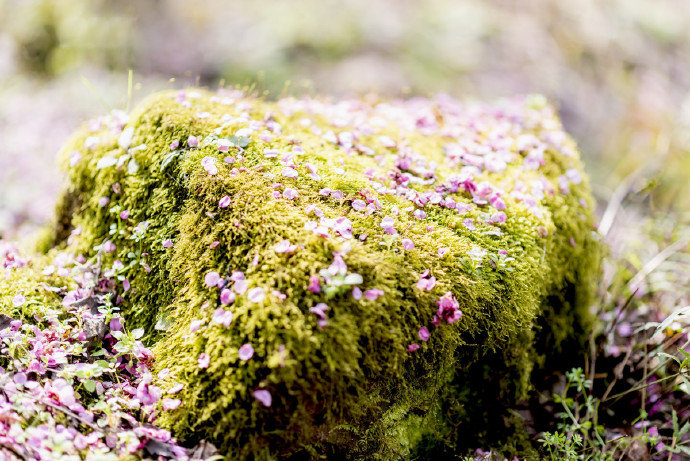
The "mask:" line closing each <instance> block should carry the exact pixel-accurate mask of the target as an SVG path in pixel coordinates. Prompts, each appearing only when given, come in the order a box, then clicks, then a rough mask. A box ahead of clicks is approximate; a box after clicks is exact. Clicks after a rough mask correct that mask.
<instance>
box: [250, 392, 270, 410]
mask: <svg viewBox="0 0 690 461" xmlns="http://www.w3.org/2000/svg"><path fill="white" fill-rule="evenodd" d="M252 395H254V398H255V399H256V400H258V401H259V402H261V403H262V404H263V406H265V407H270V406H271V403H273V397H272V396H271V393H270V392H268V391H267V390H265V389H257V390H255V391H254V392H253V393H252Z"/></svg>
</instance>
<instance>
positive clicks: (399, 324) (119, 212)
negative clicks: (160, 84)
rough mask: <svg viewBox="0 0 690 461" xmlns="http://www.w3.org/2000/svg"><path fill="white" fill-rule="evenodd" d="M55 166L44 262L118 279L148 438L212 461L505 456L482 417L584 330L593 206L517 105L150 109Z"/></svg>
mask: <svg viewBox="0 0 690 461" xmlns="http://www.w3.org/2000/svg"><path fill="white" fill-rule="evenodd" d="M61 155H62V161H63V164H64V166H65V169H66V171H67V173H68V177H69V181H68V186H67V189H66V190H65V192H64V194H63V195H62V197H61V198H60V199H59V205H58V212H57V217H56V223H55V226H54V227H53V228H52V230H51V232H52V235H51V236H50V238H49V239H47V243H48V244H47V245H46V249H47V248H48V247H49V246H53V247H58V248H59V249H61V250H64V249H65V248H67V249H69V250H70V251H71V252H73V253H74V254H83V255H86V256H87V257H93V256H96V257H98V258H102V261H103V267H104V270H112V271H114V272H111V273H116V274H117V275H118V276H119V279H120V282H121V283H122V287H121V290H120V292H121V299H120V300H119V303H120V305H121V307H122V312H123V315H124V316H125V318H126V319H127V325H128V327H142V328H144V329H145V330H146V332H147V338H148V342H149V344H150V345H153V347H154V352H155V357H156V368H157V371H158V372H159V374H158V380H159V382H158V383H157V384H158V385H160V386H161V387H162V388H163V389H164V390H166V391H169V392H176V393H177V394H176V395H177V397H178V398H180V399H181V400H182V404H181V405H180V406H179V408H176V409H173V410H170V409H162V411H161V414H160V417H159V419H158V422H159V423H161V424H163V425H164V426H166V427H169V428H171V429H172V430H173V432H174V434H175V435H176V436H177V437H178V438H180V439H182V440H187V441H189V442H192V441H195V440H199V439H202V438H206V439H208V440H210V441H211V442H213V443H214V444H216V445H217V446H218V447H220V449H221V450H222V452H223V453H226V454H227V455H228V457H232V458H237V457H250V456H253V457H256V458H264V457H271V456H277V457H282V456H291V455H299V454H300V453H301V454H302V455H305V456H316V455H318V454H326V455H328V454H331V455H337V456H348V457H353V458H354V457H366V458H371V457H380V458H395V457H400V456H403V457H406V456H414V455H415V454H417V455H422V454H429V453H458V452H459V450H462V449H463V447H467V446H471V445H472V444H475V446H476V445H479V444H481V443H482V441H484V440H487V441H492V440H493V441H495V440H498V439H501V438H505V434H506V429H505V427H504V424H503V420H502V419H501V418H502V416H503V413H501V412H500V411H498V410H495V409H496V408H500V406H497V402H506V401H514V400H515V399H516V398H519V397H520V396H524V395H525V393H526V391H527V390H528V388H529V379H530V374H531V372H532V369H533V367H534V366H535V364H536V365H540V364H541V363H543V360H544V358H545V357H546V356H555V354H558V353H559V351H562V349H563V347H564V345H566V344H578V342H579V341H580V340H581V339H582V337H583V333H584V332H586V331H587V328H588V323H589V316H588V302H589V299H590V295H591V289H592V284H593V281H594V279H595V278H596V276H597V271H596V268H597V265H598V258H599V251H598V245H599V244H598V240H597V238H596V235H595V233H594V232H593V225H592V213H591V210H592V205H593V204H592V200H591V197H590V193H589V190H588V186H587V182H586V180H584V179H583V178H582V177H581V173H580V171H581V165H580V162H579V159H578V156H577V152H576V148H575V146H574V144H573V142H572V141H571V140H570V139H569V138H568V137H567V136H566V135H565V133H564V132H563V130H562V127H561V125H560V122H559V121H558V120H557V118H556V115H555V113H554V110H553V109H552V108H551V107H549V106H548V105H546V104H545V102H544V100H543V98H541V97H528V98H517V99H513V100H507V101H503V102H500V103H498V104H497V105H496V106H486V105H482V104H471V105H463V104H460V103H459V102H457V101H455V100H453V99H450V98H448V97H438V98H436V99H435V100H425V99H412V100H408V101H379V100H376V99H371V100H363V101H343V102H338V103H330V102H327V101H323V100H316V99H309V98H305V99H283V100H280V101H277V102H268V101H264V100H262V99H260V98H255V97H252V96H248V95H246V94H243V93H242V92H239V91H234V90H233V91H220V92H217V93H210V92H206V91H203V90H187V91H181V92H166V93H162V94H157V95H154V96H152V97H151V98H150V99H148V100H147V101H146V102H144V103H143V104H141V105H140V107H139V108H138V109H137V110H135V111H134V113H132V114H131V115H129V116H128V115H126V114H123V113H119V112H118V113H113V114H111V115H110V116H108V117H104V118H103V119H101V120H98V121H95V122H92V123H90V124H88V125H86V126H84V127H83V128H82V129H81V130H80V131H79V132H78V133H77V134H75V136H74V137H73V138H72V139H71V140H70V141H69V143H68V144H67V145H66V147H65V148H64V150H63V152H62V154H61ZM247 345H250V346H247ZM568 347H569V346H568ZM180 385H181V386H180ZM180 387H182V389H181V390H179V389H180ZM496 411H498V412H496ZM468 421H471V423H472V424H471V425H468V424H467V423H468ZM458 428H460V429H458ZM511 440H512V442H510V443H513V447H512V448H508V449H507V451H516V450H519V449H523V448H524V447H516V446H515V443H519V440H518V438H515V437H512V438H511ZM515 440H518V442H515ZM487 443H488V442H487Z"/></svg>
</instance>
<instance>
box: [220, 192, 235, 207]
mask: <svg viewBox="0 0 690 461" xmlns="http://www.w3.org/2000/svg"><path fill="white" fill-rule="evenodd" d="M231 201H232V200H231V199H230V196H229V195H226V196H224V197H223V198H221V199H220V200H219V201H218V207H219V208H227V207H229V206H230V203H231Z"/></svg>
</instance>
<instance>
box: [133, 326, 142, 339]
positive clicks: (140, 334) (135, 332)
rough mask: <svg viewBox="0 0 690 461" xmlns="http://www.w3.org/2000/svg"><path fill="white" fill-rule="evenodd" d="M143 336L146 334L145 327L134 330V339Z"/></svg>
mask: <svg viewBox="0 0 690 461" xmlns="http://www.w3.org/2000/svg"><path fill="white" fill-rule="evenodd" d="M142 336H144V329H143V328H136V329H134V330H132V337H133V338H134V339H140V338H141V337H142Z"/></svg>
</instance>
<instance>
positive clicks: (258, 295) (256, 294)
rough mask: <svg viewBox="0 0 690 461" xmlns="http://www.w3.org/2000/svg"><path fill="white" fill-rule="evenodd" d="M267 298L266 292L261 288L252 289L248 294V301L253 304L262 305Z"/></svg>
mask: <svg viewBox="0 0 690 461" xmlns="http://www.w3.org/2000/svg"><path fill="white" fill-rule="evenodd" d="M265 296H266V292H265V291H264V289H263V288H261V287H256V288H252V289H251V290H249V292H248V293H247V299H249V301H250V302H252V303H260V302H261V301H263V299H264V297H265Z"/></svg>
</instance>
